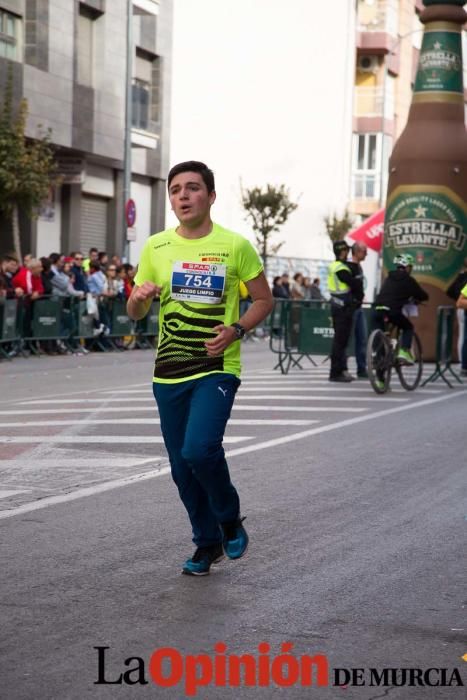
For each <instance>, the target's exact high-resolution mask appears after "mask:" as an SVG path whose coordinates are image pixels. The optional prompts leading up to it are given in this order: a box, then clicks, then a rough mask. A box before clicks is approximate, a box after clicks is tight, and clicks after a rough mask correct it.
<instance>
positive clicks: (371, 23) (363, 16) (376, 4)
mask: <svg viewBox="0 0 467 700" xmlns="http://www.w3.org/2000/svg"><path fill="white" fill-rule="evenodd" d="M398 29H399V8H398V2H397V0H373V1H372V2H368V0H360V1H359V3H358V20H357V31H359V32H384V33H386V34H390V35H391V36H397V33H398Z"/></svg>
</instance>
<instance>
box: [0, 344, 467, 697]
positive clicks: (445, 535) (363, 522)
mask: <svg viewBox="0 0 467 700" xmlns="http://www.w3.org/2000/svg"><path fill="white" fill-rule="evenodd" d="M244 364H245V373H244V381H243V384H242V388H241V389H240V391H239V394H238V397H237V400H236V404H235V409H234V411H233V413H232V421H231V423H230V425H229V429H228V432H227V435H226V443H225V447H226V450H227V452H228V454H229V463H230V465H231V472H232V478H233V480H234V482H235V484H236V485H237V487H238V489H239V492H240V495H241V498H242V509H243V512H244V514H245V515H247V521H246V523H245V524H246V525H247V527H248V530H249V533H250V536H251V545H250V549H249V552H248V554H247V556H246V557H245V558H244V559H243V560H241V561H238V562H223V563H222V564H220V565H219V566H217V567H216V568H215V569H213V571H212V574H211V575H210V576H208V577H203V578H191V577H186V576H181V575H180V568H181V564H182V562H183V561H184V559H186V558H187V557H188V556H189V555H190V554H191V553H192V551H193V547H192V544H191V542H190V532H189V527H188V524H187V519H186V516H185V514H184V511H183V509H182V506H181V504H180V502H179V500H178V497H177V495H176V491H175V487H174V485H173V484H172V481H171V479H170V476H169V474H168V468H167V460H166V456H165V452H164V446H163V444H162V443H161V440H160V429H159V425H158V422H157V412H156V410H155V407H154V403H153V400H152V396H151V390H150V378H151V368H152V354H151V352H149V351H135V352H127V353H121V354H112V355H97V354H96V355H89V356H86V357H56V358H30V359H17V360H15V361H13V362H11V363H6V362H2V363H1V364H0V383H1V386H2V406H1V411H0V450H1V460H0V549H1V553H0V557H1V559H0V562H1V571H2V575H1V579H0V580H1V583H0V697H1V698H2V700H3V699H5V700H55V699H57V700H75V699H76V700H81V699H82V698H88V697H89V698H96V699H100V698H115V697H118V698H123V699H124V700H126V699H127V698H128V700H130V699H131V700H133V698H140V697H141V698H150V697H157V698H170V699H172V698H185V697H187V692H186V686H185V685H184V683H185V681H186V678H188V679H189V681H190V682H191V683H192V684H195V681H194V678H193V673H191V672H189V671H188V669H189V668H190V669H191V666H190V664H192V663H193V662H192V660H190V657H191V656H193V655H200V654H204V655H208V657H209V658H208V660H207V661H206V660H205V661H204V662H203V663H205V664H208V665H209V664H210V663H211V662H212V663H214V660H215V659H217V661H216V663H217V664H218V666H216V668H221V661H222V659H221V661H219V658H220V657H221V656H222V655H220V654H219V653H217V654H216V652H215V650H214V645H215V644H216V643H219V642H223V643H224V644H225V645H226V655H227V656H228V655H229V654H231V655H242V654H248V655H252V656H253V661H254V662H256V663H257V665H259V657H260V653H259V651H258V645H259V644H261V643H267V644H268V645H269V648H270V652H269V657H270V658H269V663H270V664H272V662H273V660H274V658H275V657H277V656H279V655H280V654H281V645H282V644H283V643H286V642H290V643H291V644H292V645H293V647H292V648H291V654H292V656H293V657H294V659H300V657H302V656H313V655H315V654H321V655H324V656H325V657H326V660H327V664H328V668H329V674H328V678H329V685H328V686H322V687H317V686H316V685H315V684H314V685H312V686H311V687H303V686H300V684H299V682H297V684H296V685H294V686H291V687H279V686H278V685H277V684H276V683H275V682H274V680H273V679H271V680H270V682H269V686H267V684H266V682H265V686H266V687H258V686H257V685H254V686H250V687H245V686H244V685H242V686H241V687H228V685H227V686H226V687H220V686H219V685H217V686H216V685H215V683H214V681H215V678H214V679H213V682H212V683H210V684H209V685H205V686H200V687H198V688H197V692H196V695H192V696H191V697H197V698H202V699H203V700H204V699H205V698H207V699H208V700H210V699H217V698H221V699H222V698H242V699H243V698H245V699H246V698H250V697H255V698H256V697H258V698H267V699H269V698H276V697H277V698H278V697H291V698H308V697H310V698H318V699H319V700H321V699H323V700H326V699H327V698H344V699H345V698H362V699H363V700H370V699H375V698H382V697H389V698H390V699H393V698H397V699H401V700H406V699H410V700H412V698H414V699H415V700H418V699H420V700H424V699H425V698H427V699H430V700H438V698H452V699H453V700H454V699H456V700H457V698H465V697H466V691H465V687H461V686H459V685H456V684H455V683H456V681H455V679H454V681H452V683H453V684H452V685H451V686H450V687H440V686H437V687H421V686H414V687H409V686H407V685H406V686H403V687H396V686H387V687H381V686H379V687H378V686H375V685H373V686H370V685H369V683H370V682H371V671H370V669H376V670H377V672H378V673H380V672H381V671H382V670H383V669H384V668H406V669H408V668H418V669H422V672H424V671H426V670H427V669H429V668H435V669H442V668H444V669H448V671H447V672H446V673H447V679H448V680H449V678H451V677H452V674H453V673H454V671H453V670H454V669H458V672H456V673H458V674H459V676H458V677H459V678H461V680H462V681H463V683H464V684H467V662H466V661H464V660H463V659H462V657H463V656H464V655H465V654H466V653H467V636H466V633H465V629H466V628H467V624H466V615H465V613H466V607H465V606H466V605H467V599H466V593H465V528H466V519H467V515H466V514H467V511H466V506H465V492H466V478H465V448H466V428H465V425H466V422H465V411H466V393H467V386H466V385H464V386H462V387H456V388H455V389H452V390H450V389H448V388H445V387H444V385H443V384H442V383H440V382H437V383H436V384H432V385H429V387H427V388H426V389H421V390H418V391H416V392H414V393H412V394H409V393H407V392H404V391H403V390H401V388H400V387H399V386H398V385H397V384H396V383H395V384H394V386H393V391H392V392H391V394H390V395H387V396H384V397H377V396H376V395H375V394H374V393H373V392H372V391H371V389H370V387H369V385H368V383H367V382H364V381H359V382H354V383H352V384H351V385H349V386H344V387H341V386H340V385H336V386H335V385H330V384H329V383H328V382H327V381H326V370H324V369H323V368H322V367H318V368H315V369H312V368H309V367H306V368H305V369H304V370H303V371H301V372H300V371H299V370H295V371H293V372H291V373H290V374H289V375H287V376H281V375H279V374H277V372H276V373H274V372H272V371H271V370H272V367H273V365H274V358H273V357H272V356H271V355H270V354H269V352H268V350H267V346H266V344H265V343H264V342H259V343H247V344H246V345H245V351H244ZM207 419H208V417H207ZM95 647H108V649H107V650H106V651H105V654H104V652H101V653H102V654H104V655H105V662H104V665H105V672H103V677H104V678H105V680H106V681H107V683H106V684H96V683H95V682H96V681H97V680H98V678H99V672H98V651H97V650H96V649H95ZM161 648H173V649H174V650H176V651H175V652H171V653H173V654H175V655H179V656H177V659H178V658H180V659H181V661H182V662H183V664H184V666H183V674H182V678H181V679H180V682H178V683H177V684H175V685H174V686H173V687H169V688H161V687H158V686H157V685H156V684H155V683H154V682H153V681H152V679H151V675H150V672H149V661H150V658H151V655H152V654H153V653H154V652H155V651H156V650H158V649H161ZM264 649H265V648H264V647H262V650H263V652H264ZM288 649H289V651H290V647H289V648H288ZM156 656H157V655H156ZM129 657H139V658H140V659H141V660H140V661H138V660H136V659H135V658H133V660H130V661H127V663H126V664H125V660H128V659H129ZM187 657H188V658H187ZM262 658H263V662H264V663H265V664H266V662H267V655H265V654H264V653H263V657H262ZM465 658H466V659H467V656H466V657H465ZM143 664H144V672H143ZM296 666H297V668H299V666H298V664H297V663H296ZM136 668H139V671H137V670H134V669H136ZM174 668H175V666H174ZM203 668H204V667H203ZM206 668H207V667H206ZM206 668H205V669H204V670H205V672H206V673H207V672H208V671H206ZM335 668H345V669H352V668H355V669H363V671H362V672H360V675H359V674H358V673H357V675H356V680H357V679H358V677H360V678H362V680H365V683H366V684H365V685H359V686H356V685H352V684H351V682H350V683H347V684H346V685H345V687H342V688H341V687H335V686H333V685H332V683H333V680H334V670H333V669H335ZM130 669H133V670H132V672H131V674H129V675H127V676H126V679H127V680H130V681H132V682H135V681H136V680H138V679H142V678H144V679H145V680H146V681H148V683H147V684H145V685H141V684H138V683H135V684H134V685H129V684H121V685H119V684H115V683H114V684H110V681H115V680H117V679H118V678H119V676H120V674H123V673H125V672H127V673H128V672H129V670H130ZM197 670H198V673H199V674H200V673H201V666H198V668H197ZM170 672H171V670H170V667H169V666H168V665H167V664H166V665H164V666H163V673H164V674H166V676H167V677H168V675H169V674H170ZM174 672H175V671H174ZM273 675H274V674H273ZM256 677H257V676H256ZM275 677H276V676H274V678H275ZM425 677H426V676H425ZM440 677H441V676H440V675H439V673H438V672H434V671H433V672H431V676H429V678H431V680H432V681H436V679H437V678H440ZM190 679H191V680H190ZM219 679H220V676H219V677H218V681H219ZM341 679H342V681H343V683H344V680H345V674H344V673H343V672H341ZM175 680H176V679H175ZM255 682H256V681H255ZM314 682H316V678H315V679H314Z"/></svg>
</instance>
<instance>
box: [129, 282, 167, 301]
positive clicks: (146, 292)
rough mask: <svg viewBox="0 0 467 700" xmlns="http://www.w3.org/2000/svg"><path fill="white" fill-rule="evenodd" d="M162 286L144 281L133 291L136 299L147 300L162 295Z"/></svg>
mask: <svg viewBox="0 0 467 700" xmlns="http://www.w3.org/2000/svg"><path fill="white" fill-rule="evenodd" d="M161 290H162V287H158V286H157V285H156V284H153V283H152V282H144V283H143V284H142V285H141V287H137V289H135V290H134V293H133V300H134V301H147V300H148V299H154V297H157V296H159V295H160V293H161Z"/></svg>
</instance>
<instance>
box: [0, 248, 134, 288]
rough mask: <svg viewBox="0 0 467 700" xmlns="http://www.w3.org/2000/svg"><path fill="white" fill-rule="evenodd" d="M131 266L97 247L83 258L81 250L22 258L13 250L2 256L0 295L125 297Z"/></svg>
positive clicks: (130, 285)
mask: <svg viewBox="0 0 467 700" xmlns="http://www.w3.org/2000/svg"><path fill="white" fill-rule="evenodd" d="M134 275H135V269H134V267H133V265H130V264H128V263H125V264H122V261H121V258H120V257H119V256H118V255H113V256H112V257H109V255H108V254H107V253H106V252H103V251H101V252H99V251H98V250H97V248H91V249H90V250H89V254H88V257H87V258H85V257H84V255H83V254H82V253H81V252H79V251H78V252H72V253H70V254H69V255H68V256H67V255H64V254H63V253H51V254H50V255H49V256H48V257H42V258H34V257H33V256H32V255H29V254H28V255H25V256H24V258H23V260H22V262H21V261H20V260H19V259H18V257H17V256H16V254H15V253H7V254H5V255H3V256H2V258H1V262H0V296H3V297H7V298H14V297H17V298H19V297H24V296H27V297H29V298H30V299H38V298H39V297H43V296H49V295H50V296H59V297H80V298H84V297H85V296H86V295H87V294H91V295H92V296H94V297H99V298H105V297H107V298H119V299H128V297H129V296H130V293H131V288H132V286H133V278H134Z"/></svg>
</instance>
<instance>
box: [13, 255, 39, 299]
mask: <svg viewBox="0 0 467 700" xmlns="http://www.w3.org/2000/svg"><path fill="white" fill-rule="evenodd" d="M41 272H42V263H41V261H40V260H37V259H36V258H31V260H28V262H27V263H26V266H25V267H21V268H20V269H19V270H18V272H17V273H16V275H15V276H14V277H13V284H14V286H15V287H20V289H22V290H23V292H24V294H27V295H28V296H29V297H30V298H31V299H37V298H38V297H40V296H42V295H43V294H44V286H43V284H42V277H41Z"/></svg>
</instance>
